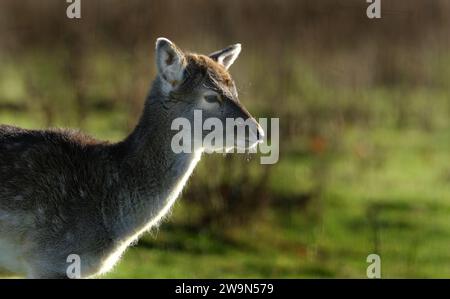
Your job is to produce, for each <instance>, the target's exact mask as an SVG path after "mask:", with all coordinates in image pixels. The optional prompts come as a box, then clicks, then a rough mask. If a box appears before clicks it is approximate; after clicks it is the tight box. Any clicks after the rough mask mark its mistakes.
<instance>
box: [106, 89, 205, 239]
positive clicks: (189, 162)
mask: <svg viewBox="0 0 450 299" xmlns="http://www.w3.org/2000/svg"><path fill="white" fill-rule="evenodd" d="M165 100H166V99H165V98H164V96H162V95H161V94H159V93H155V92H151V93H150V96H149V98H148V99H147V101H146V105H145V109H144V113H143V115H142V117H141V119H140V121H139V123H138V125H137V126H136V128H135V130H134V131H133V132H132V133H131V134H130V136H128V138H127V139H126V140H125V141H124V142H123V143H122V146H123V148H124V157H125V158H124V159H123V161H122V165H121V166H120V169H121V170H120V177H121V180H122V181H123V182H124V184H123V185H121V187H120V190H119V191H118V194H117V202H116V206H115V207H114V208H112V209H111V210H114V211H117V213H116V214H115V219H114V220H113V219H112V220H113V222H114V223H110V224H107V225H112V227H113V228H114V229H113V230H114V232H113V235H115V236H116V238H119V239H124V238H125V239H127V238H132V239H135V238H137V237H138V236H139V235H140V234H141V233H143V232H145V231H146V230H148V229H149V228H151V227H152V226H154V225H155V224H157V223H158V222H159V221H160V220H161V218H163V217H164V215H166V214H167V213H168V212H169V210H170V207H171V206H172V205H173V203H174V202H175V200H176V198H177V197H178V195H179V194H180V192H181V190H182V188H183V186H184V185H185V184H186V182H187V179H188V178H189V176H190V175H191V173H192V171H193V170H194V168H195V166H196V165H197V163H198V161H199V160H200V156H201V153H202V151H201V150H197V151H194V152H193V153H178V154H177V153H174V152H173V150H172V148H171V139H172V137H173V135H174V134H175V133H176V131H173V130H171V123H172V120H173V119H174V118H175V116H172V115H171V113H170V112H171V111H170V110H167V109H166V108H163V103H164V101H165ZM110 227H111V226H110Z"/></svg>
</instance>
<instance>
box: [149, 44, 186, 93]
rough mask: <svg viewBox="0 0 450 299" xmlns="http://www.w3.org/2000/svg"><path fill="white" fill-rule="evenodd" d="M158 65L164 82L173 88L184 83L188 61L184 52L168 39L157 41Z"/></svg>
mask: <svg viewBox="0 0 450 299" xmlns="http://www.w3.org/2000/svg"><path fill="white" fill-rule="evenodd" d="M156 65H157V67H158V72H159V75H160V76H161V78H162V79H163V81H164V82H166V83H168V84H169V85H170V86H171V87H172V88H175V87H177V86H178V85H179V84H180V83H181V82H182V81H183V74H184V70H185V68H186V59H185V57H184V54H183V52H182V51H181V50H180V49H178V47H177V46H176V45H175V44H174V43H172V42H171V41H170V40H168V39H167V38H162V37H160V38H158V39H157V40H156Z"/></svg>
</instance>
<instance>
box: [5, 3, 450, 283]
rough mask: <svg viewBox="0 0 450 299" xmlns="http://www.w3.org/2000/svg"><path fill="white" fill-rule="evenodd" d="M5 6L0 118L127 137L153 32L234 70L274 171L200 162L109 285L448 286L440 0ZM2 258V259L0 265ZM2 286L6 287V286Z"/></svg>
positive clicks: (449, 155)
mask: <svg viewBox="0 0 450 299" xmlns="http://www.w3.org/2000/svg"><path fill="white" fill-rule="evenodd" d="M67 5H68V4H67V3H66V1H58V0H43V1H31V0H21V1H15V0H3V1H1V3H0V123H3V124H12V125H16V126H21V127H25V128H46V127H75V128H80V129H81V130H83V131H86V132H87V133H89V134H91V135H93V136H95V137H97V138H102V139H108V140H113V141H116V140H120V139H122V138H124V137H125V136H126V135H127V134H128V133H129V132H130V130H131V129H132V128H133V127H134V125H135V124H136V122H137V119H138V117H139V116H140V113H141V110H142V107H143V103H144V99H145V96H146V93H147V91H148V88H149V85H150V83H151V81H152V80H153V78H154V76H155V64H154V57H153V55H154V53H153V49H154V43H155V39H156V38H157V37H160V36H164V37H168V38H169V39H171V40H173V41H175V42H176V43H177V44H178V45H179V46H180V47H181V48H182V49H185V50H190V51H194V52H200V53H205V54H207V53H210V52H212V51H214V50H217V49H220V48H222V47H224V46H226V45H229V44H232V43H236V42H240V43H242V44H243V51H242V53H241V56H240V58H239V59H238V60H237V62H236V63H235V64H234V65H233V66H232V67H231V73H232V75H233V77H234V79H235V81H236V83H237V85H238V90H239V93H240V98H241V101H242V102H243V103H244V104H245V105H246V106H247V107H248V109H249V111H251V112H252V114H253V115H254V116H255V117H268V118H269V117H278V118H280V160H279V162H278V163H277V164H274V165H260V164H259V157H257V156H246V155H227V156H223V155H209V156H204V158H203V159H202V162H201V163H200V164H199V166H198V168H197V169H196V171H195V172H194V175H193V177H192V178H191V180H190V183H189V184H188V186H187V188H186V189H185V192H184V193H183V195H182V199H181V200H179V201H178V202H177V204H176V205H175V207H174V208H173V211H172V214H171V216H170V217H169V218H168V219H167V221H165V222H164V223H163V224H162V225H161V226H160V227H159V228H158V229H154V230H153V231H152V232H151V233H150V234H147V235H146V236H145V237H144V238H142V239H141V240H140V241H139V243H138V244H136V246H134V247H132V248H130V249H129V250H128V251H127V253H126V254H125V256H124V258H123V259H122V261H121V262H120V264H119V265H118V266H117V267H116V268H115V270H114V271H113V272H112V273H110V274H108V275H107V277H120V278H144V277H148V278H221V277H229V278H231V277H238V278H248V277H249V278H258V277H274V278H294V277H356V278H365V277H366V268H367V266H368V265H369V264H368V263H367V262H366V258H367V256H368V255H369V254H371V253H376V254H379V255H380V257H381V267H382V277H449V276H450V217H449V214H450V131H449V130H450V121H449V119H450V94H449V83H450V82H449V81H450V52H449V49H450V48H449V46H450V40H449V36H450V34H449V33H450V1H446V0H431V1H421V0H397V1H393V0H381V6H382V18H381V19H372V20H371V19H368V18H367V16H366V8H367V6H368V5H369V4H368V3H366V1H365V0H320V1H312V0H304V1H297V0H283V1H266V0H258V1H256V0H243V1H242V0H241V1H237V0H226V1H225V0H215V1H207V0H192V1H175V0H165V1H162V0H161V1H143V0H140V1H139V0H129V1H122V0H108V1H107V0H89V1H87V0H82V1H81V15H82V18H81V19H68V18H67V17H66V8H67ZM0 254H1V253H0ZM4 275H7V274H4Z"/></svg>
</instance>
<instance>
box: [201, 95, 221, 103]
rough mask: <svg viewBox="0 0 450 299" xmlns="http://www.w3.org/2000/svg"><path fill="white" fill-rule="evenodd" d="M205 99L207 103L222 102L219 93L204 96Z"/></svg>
mask: <svg viewBox="0 0 450 299" xmlns="http://www.w3.org/2000/svg"><path fill="white" fill-rule="evenodd" d="M205 101H207V102H208V103H219V104H220V103H222V97H221V96H220V95H219V94H211V95H206V96H205Z"/></svg>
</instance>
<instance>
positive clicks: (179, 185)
mask: <svg viewBox="0 0 450 299" xmlns="http://www.w3.org/2000/svg"><path fill="white" fill-rule="evenodd" d="M202 152H203V150H198V151H196V152H195V153H194V156H193V158H192V160H191V161H190V164H189V167H188V169H187V170H186V172H185V173H184V174H183V175H182V176H181V177H180V178H179V179H178V181H177V182H176V184H175V187H174V188H173V189H172V190H171V191H169V193H168V195H167V201H166V205H165V206H164V207H163V208H162V209H161V210H160V211H159V212H158V214H157V215H156V216H155V217H153V218H152V219H151V220H150V221H149V222H148V223H147V224H146V225H145V226H144V227H142V228H140V229H139V230H138V231H137V232H136V233H135V234H133V235H132V236H129V237H128V238H127V239H126V240H125V241H124V242H122V243H121V244H120V245H119V246H118V247H117V248H116V250H115V251H114V253H113V254H111V255H109V256H108V257H107V258H106V259H105V260H104V261H103V262H102V267H101V270H100V272H99V274H104V273H106V272H109V271H110V270H111V269H112V268H113V267H114V265H115V264H116V263H117V262H118V261H119V259H120V257H121V256H122V254H123V253H124V252H125V250H126V249H127V247H128V246H130V244H132V243H134V242H136V240H137V239H138V238H139V236H140V235H142V234H143V233H145V232H146V231H148V230H150V229H151V228H152V227H154V226H155V225H157V224H158V222H159V221H161V219H162V218H163V217H164V216H165V215H167V213H168V212H169V211H170V208H171V207H172V206H173V204H174V203H175V200H176V199H177V198H178V196H179V195H180V193H181V191H182V190H183V187H184V186H185V185H186V183H187V180H188V179H189V177H190V175H191V174H192V172H193V171H194V168H195V166H196V165H197V163H198V162H199V161H200V158H201V155H202Z"/></svg>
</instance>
